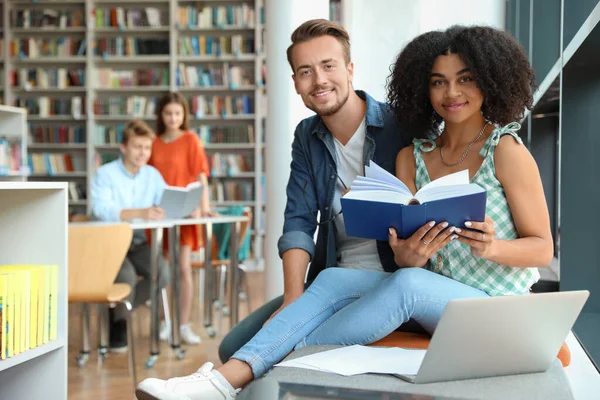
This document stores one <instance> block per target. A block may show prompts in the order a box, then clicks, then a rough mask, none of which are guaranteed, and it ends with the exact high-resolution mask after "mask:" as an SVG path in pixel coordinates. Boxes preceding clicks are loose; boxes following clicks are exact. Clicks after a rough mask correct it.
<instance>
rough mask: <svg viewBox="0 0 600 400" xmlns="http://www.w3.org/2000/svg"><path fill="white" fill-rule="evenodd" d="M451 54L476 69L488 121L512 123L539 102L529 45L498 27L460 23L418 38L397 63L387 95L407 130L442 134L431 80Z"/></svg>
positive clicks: (423, 135)
mask: <svg viewBox="0 0 600 400" xmlns="http://www.w3.org/2000/svg"><path fill="white" fill-rule="evenodd" d="M449 54H458V55H459V56H460V58H461V59H462V61H463V62H464V63H465V64H466V65H467V67H468V68H469V69H470V70H471V71H472V73H473V75H474V78H475V81H476V83H477V86H478V87H479V89H480V90H481V92H482V94H483V105H482V107H481V109H482V113H483V116H484V118H485V119H486V120H488V121H490V122H491V123H493V124H496V125H506V124H508V123H510V122H512V121H519V120H520V119H522V118H523V116H524V113H525V109H526V108H527V109H529V110H531V108H532V107H533V91H534V89H535V74H534V72H533V69H532V67H531V64H530V63H529V60H528V59H527V54H526V53H525V51H524V49H523V47H522V46H521V45H520V44H519V43H518V42H517V41H516V40H515V39H514V38H513V37H512V36H510V34H508V33H506V32H503V31H500V30H498V29H494V28H490V27H484V26H471V27H466V26H458V25H456V26H452V27H450V28H448V29H447V30H445V31H433V32H427V33H424V34H422V35H420V36H418V37H416V38H415V39H414V40H412V41H411V42H410V43H409V44H408V45H406V47H404V49H403V50H402V51H401V52H400V54H399V55H398V57H397V59H396V62H395V63H394V64H393V66H392V68H391V73H390V75H389V77H388V79H387V82H386V87H387V92H388V93H387V97H388V102H389V103H390V105H391V106H392V108H393V109H394V112H395V113H396V117H397V119H398V122H399V123H400V126H401V127H402V128H403V131H405V132H407V133H408V134H410V135H412V136H413V137H417V138H427V137H431V136H437V134H438V133H439V126H440V124H441V123H442V119H441V117H440V116H439V115H438V114H437V113H435V112H434V110H433V107H432V105H431V102H430V101H429V80H430V75H431V69H432V67H433V64H434V62H435V60H436V58H437V57H438V56H440V55H449Z"/></svg>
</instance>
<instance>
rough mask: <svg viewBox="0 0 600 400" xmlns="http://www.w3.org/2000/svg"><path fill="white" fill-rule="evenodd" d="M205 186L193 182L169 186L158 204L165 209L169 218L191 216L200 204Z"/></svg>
mask: <svg viewBox="0 0 600 400" xmlns="http://www.w3.org/2000/svg"><path fill="white" fill-rule="evenodd" d="M203 190H204V186H203V185H202V184H201V183H200V182H192V183H190V184H189V185H187V186H186V187H177V186H167V187H166V188H165V190H164V192H163V194H162V198H161V200H160V204H158V206H159V207H160V208H162V209H163V210H164V211H165V216H166V217H167V218H172V219H179V218H185V217H189V216H190V215H191V214H192V212H194V210H195V209H197V208H198V207H199V206H200V200H201V199H202V192H203Z"/></svg>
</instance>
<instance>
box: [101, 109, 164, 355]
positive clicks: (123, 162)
mask: <svg viewBox="0 0 600 400" xmlns="http://www.w3.org/2000/svg"><path fill="white" fill-rule="evenodd" d="M155 137H156V135H155V134H154V132H153V131H152V129H150V127H148V125H147V124H146V123H144V122H143V121H140V120H133V121H131V122H129V123H128V124H127V125H126V127H125V129H124V131H123V138H122V140H121V145H120V150H121V157H120V158H119V159H117V160H115V161H112V162H110V163H107V164H105V165H103V166H101V167H100V168H98V171H97V172H96V175H95V176H94V179H93V182H92V190H91V196H92V212H93V214H94V217H96V218H97V219H100V220H103V221H130V220H134V219H146V220H159V219H163V218H164V217H165V214H164V211H163V210H162V209H161V208H160V207H158V206H157V204H159V203H160V199H161V197H162V193H163V191H164V189H165V187H166V183H165V181H164V179H163V178H162V175H161V174H160V173H159V172H158V170H156V169H155V168H154V167H152V166H150V165H147V163H148V159H149V158H150V154H151V152H152V141H153V140H154V138H155ZM150 265H151V255H150V246H149V245H148V243H147V239H146V235H145V232H144V231H143V230H136V231H134V234H133V240H132V242H131V247H130V248H129V250H128V252H127V256H126V257H125V261H124V262H123V265H122V266H121V270H120V271H119V274H118V275H117V278H116V279H115V283H128V284H129V285H130V286H131V294H130V296H129V298H128V300H129V301H130V302H131V304H132V305H133V307H134V308H135V307H137V306H139V305H140V304H143V303H144V302H145V301H146V300H148V298H149V297H150V283H151V276H150V271H151V267H150ZM139 277H141V278H142V279H141V280H139ZM167 281H168V269H167V267H166V265H165V264H164V263H160V264H159V281H158V282H159V285H160V287H161V288H162V287H164V286H165V285H166V284H167ZM110 320H111V321H110V349H111V351H116V352H123V351H126V350H127V329H126V328H127V326H126V322H125V309H124V308H123V306H122V305H120V306H118V307H117V308H115V309H111V314H110Z"/></svg>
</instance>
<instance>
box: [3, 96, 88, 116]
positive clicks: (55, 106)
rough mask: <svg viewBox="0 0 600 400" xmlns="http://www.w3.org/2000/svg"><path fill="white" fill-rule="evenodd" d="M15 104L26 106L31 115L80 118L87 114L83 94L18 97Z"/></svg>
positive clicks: (14, 101)
mask: <svg viewBox="0 0 600 400" xmlns="http://www.w3.org/2000/svg"><path fill="white" fill-rule="evenodd" d="M29 96H31V95H29ZM13 105H14V106H16V107H23V108H26V109H27V112H28V113H29V115H30V116H37V117H51V116H68V117H72V118H74V119H80V118H81V117H82V116H84V115H85V97H81V96H73V97H71V98H55V97H49V96H36V97H16V98H15V99H14V100H13Z"/></svg>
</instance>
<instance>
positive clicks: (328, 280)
mask: <svg viewBox="0 0 600 400" xmlns="http://www.w3.org/2000/svg"><path fill="white" fill-rule="evenodd" d="M474 297H488V294H487V293H485V292H483V291H481V290H478V289H475V288H473V287H471V286H467V285H465V284H463V283H460V282H457V281H455V280H452V279H450V278H447V277H445V276H442V275H439V274H436V273H434V272H431V271H428V270H425V269H422V268H403V269H399V270H398V271H396V272H394V273H393V274H390V273H386V272H376V271H365V270H355V269H345V268H327V269H325V270H323V271H322V272H321V273H320V274H319V275H318V276H317V278H316V279H315V281H314V282H313V283H312V285H310V287H309V288H308V289H307V290H306V292H305V293H304V294H303V295H302V296H300V297H299V298H298V299H297V300H296V301H295V302H293V303H292V304H290V305H289V306H288V307H286V308H285V309H283V310H282V311H281V312H280V313H279V314H277V315H276V316H275V318H273V319H272V320H271V321H270V322H269V323H268V324H266V325H265V326H264V327H263V328H262V329H261V330H260V331H259V332H258V333H257V334H256V335H255V336H254V337H253V338H252V339H251V340H250V341H249V342H248V343H247V344H246V345H244V346H243V347H242V348H241V349H240V350H239V351H238V352H236V353H235V354H234V355H233V356H232V358H235V359H238V360H241V361H244V362H246V363H247V364H248V365H250V367H251V368H252V372H253V374H254V377H255V378H258V377H260V376H262V375H263V374H264V373H265V372H267V371H268V370H269V369H271V368H272V367H273V365H275V364H276V363H278V362H279V361H281V360H282V359H283V358H285V356H287V355H288V354H289V353H290V352H291V351H292V350H294V349H299V348H301V347H304V346H306V345H316V344H337V345H353V344H369V343H373V342H375V341H377V340H379V339H381V338H383V337H385V336H387V335H388V334H390V333H391V332H393V331H394V330H396V329H397V328H398V327H399V326H400V325H402V324H403V323H404V322H406V321H408V320H409V319H410V318H412V319H414V320H415V321H416V322H418V323H419V324H420V325H421V326H422V327H423V328H424V329H425V330H427V331H428V332H429V333H433V331H434V330H435V327H436V326H437V323H438V322H439V320H440V318H441V316H442V312H443V311H444V307H445V306H446V303H448V301H450V300H452V299H457V298H474Z"/></svg>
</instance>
